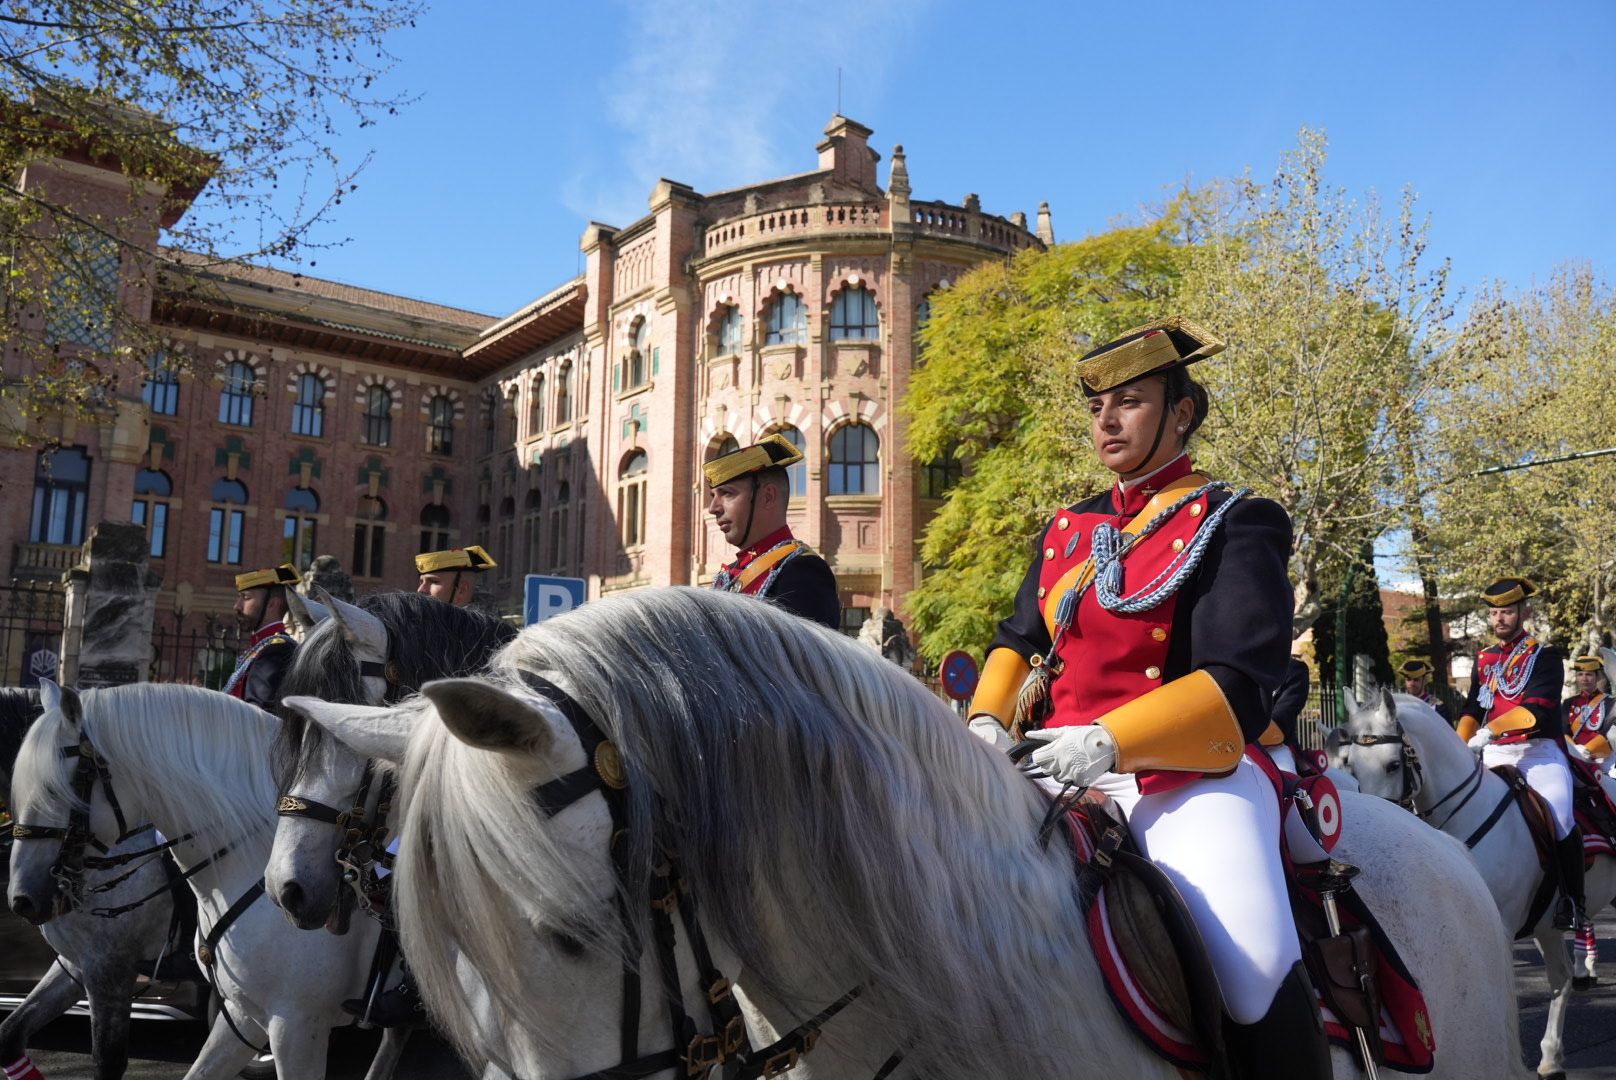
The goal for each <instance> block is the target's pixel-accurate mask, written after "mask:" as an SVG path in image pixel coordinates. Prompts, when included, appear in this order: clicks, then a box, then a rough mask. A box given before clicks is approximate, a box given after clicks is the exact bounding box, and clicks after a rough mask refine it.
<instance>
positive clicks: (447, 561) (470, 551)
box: [415, 544, 499, 574]
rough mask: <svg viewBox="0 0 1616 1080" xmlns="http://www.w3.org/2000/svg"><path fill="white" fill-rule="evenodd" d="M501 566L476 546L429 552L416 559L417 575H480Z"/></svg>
mask: <svg viewBox="0 0 1616 1080" xmlns="http://www.w3.org/2000/svg"><path fill="white" fill-rule="evenodd" d="M498 565H499V564H498V563H496V562H495V561H494V557H493V556H492V555H490V554H488V552H486V551H484V550H483V549H482V548H480V547H478V546H477V545H476V544H472V545H471V546H470V547H463V548H450V549H448V550H447V551H427V552H422V553H421V554H420V555H417V556H416V557H415V572H416V573H417V574H435V573H437V572H438V571H439V570H470V571H471V572H472V573H474V574H480V573H482V572H483V571H484V570H492V569H493V568H494V567H496V566H498Z"/></svg>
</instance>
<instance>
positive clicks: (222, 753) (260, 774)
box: [16, 683, 275, 838]
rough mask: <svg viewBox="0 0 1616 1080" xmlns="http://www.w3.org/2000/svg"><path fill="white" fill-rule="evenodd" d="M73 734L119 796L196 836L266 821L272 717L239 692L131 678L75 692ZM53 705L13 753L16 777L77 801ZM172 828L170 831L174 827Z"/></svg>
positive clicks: (53, 801)
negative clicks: (90, 749)
mask: <svg viewBox="0 0 1616 1080" xmlns="http://www.w3.org/2000/svg"><path fill="white" fill-rule="evenodd" d="M79 697H80V700H81V701H82V702H83V706H84V720H83V724H82V731H83V734H84V735H85V736H86V737H87V738H88V739H89V740H90V743H91V745H93V746H94V747H95V749H96V751H97V752H98V753H99V754H100V755H101V756H102V757H103V758H104V759H105V760H106V761H107V763H108V769H109V772H110V775H111V778H112V785H113V788H114V790H115V791H116V792H117V794H118V798H119V801H120V802H121V803H124V804H125V805H126V809H127V808H128V807H132V806H141V807H143V808H145V810H146V812H147V813H148V814H149V815H150V816H151V817H152V818H154V819H156V820H158V821H160V822H163V823H165V824H167V825H169V826H170V827H171V828H175V827H177V828H178V829H180V830H181V831H197V832H199V833H200V834H201V835H203V836H204V837H208V838H214V837H216V835H217V834H223V833H229V834H230V836H231V837H232V838H235V837H238V836H241V835H244V834H256V833H257V832H259V831H260V830H262V831H264V832H265V833H266V835H267V830H268V829H269V827H270V826H271V825H273V823H274V820H275V818H274V799H275V791H274V785H273V783H272V781H271V778H270V774H269V763H268V756H267V755H268V750H269V745H270V741H271V739H272V738H273V736H274V729H275V719H274V717H272V716H270V715H269V714H268V713H265V712H263V711H262V710H260V709H258V708H255V707H254V706H252V705H249V704H247V703H246V702H243V701H238V700H237V699H235V698H232V697H229V696H228V695H225V694H220V693H217V692H215V691H212V690H204V689H202V688H201V687H194V686H181V685H170V684H154V683H136V684H133V685H129V686H117V687H110V688H107V689H102V690H87V691H84V692H82V693H81V694H80V695H79ZM77 741H78V739H77V738H76V737H69V734H68V733H67V732H66V731H65V730H64V720H63V716H62V713H61V711H60V710H51V711H48V712H46V713H45V714H44V715H42V716H41V717H40V719H39V721H38V722H36V723H35V724H34V726H33V728H31V729H30V730H29V733H28V736H27V738H26V739H25V740H24V743H23V749H22V752H21V753H20V754H19V755H18V759H17V777H16V779H17V781H18V782H19V783H21V784H23V785H24V787H25V788H28V789H29V790H32V791H33V792H34V793H35V794H36V795H37V797H38V798H40V799H41V800H42V805H43V806H45V807H48V808H50V809H51V810H53V811H63V810H66V809H67V808H69V807H71V806H73V805H74V804H75V803H77V801H78V800H77V798H76V796H74V794H73V792H72V789H71V783H72V774H73V770H74V765H73V763H72V762H71V761H69V760H65V759H63V758H62V756H61V748H62V747H63V746H66V745H69V744H70V743H76V742H77ZM176 835H177V833H176Z"/></svg>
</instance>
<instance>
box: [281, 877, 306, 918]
mask: <svg viewBox="0 0 1616 1080" xmlns="http://www.w3.org/2000/svg"><path fill="white" fill-rule="evenodd" d="M280 903H281V910H282V911H284V912H286V913H287V914H288V915H296V914H298V913H299V912H300V911H301V910H302V907H303V886H301V885H299V884H298V883H297V882H295V881H288V882H287V883H286V884H285V885H282V886H281V895H280Z"/></svg>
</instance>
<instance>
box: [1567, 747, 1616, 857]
mask: <svg viewBox="0 0 1616 1080" xmlns="http://www.w3.org/2000/svg"><path fill="white" fill-rule="evenodd" d="M1571 780H1572V787H1571V806H1572V812H1573V813H1574V814H1575V815H1576V818H1577V824H1578V825H1579V826H1581V828H1582V857H1583V860H1584V862H1585V863H1586V864H1587V865H1588V866H1592V865H1593V862H1594V860H1595V859H1596V858H1598V857H1599V856H1601V855H1616V804H1612V803H1611V800H1610V795H1609V794H1608V793H1607V792H1606V791H1605V787H1604V785H1603V784H1601V783H1600V782H1599V766H1597V765H1595V764H1594V763H1593V762H1591V761H1584V760H1582V759H1581V758H1579V757H1572V758H1571Z"/></svg>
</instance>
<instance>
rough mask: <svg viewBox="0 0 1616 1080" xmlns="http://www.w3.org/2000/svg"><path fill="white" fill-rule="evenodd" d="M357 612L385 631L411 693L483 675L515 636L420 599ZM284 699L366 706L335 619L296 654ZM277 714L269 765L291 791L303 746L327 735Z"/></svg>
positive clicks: (401, 595) (477, 615)
mask: <svg viewBox="0 0 1616 1080" xmlns="http://www.w3.org/2000/svg"><path fill="white" fill-rule="evenodd" d="M357 606H358V607H360V608H362V609H363V610H365V611H368V612H370V613H371V614H372V615H374V616H376V618H377V619H379V620H381V623H382V625H383V626H385V627H386V628H387V650H388V657H387V659H388V660H389V661H391V662H392V663H393V664H395V665H396V666H397V668H398V670H399V673H400V675H401V677H402V679H403V681H404V682H406V683H408V684H409V685H410V686H417V687H418V686H420V685H421V684H423V683H427V682H431V681H432V680H433V679H445V678H452V677H455V676H460V675H470V674H473V673H474V672H477V671H480V670H482V668H483V667H484V666H485V665H487V663H488V660H489V658H490V657H492V656H493V654H494V653H495V652H496V651H497V650H498V649H499V648H500V647H501V646H503V645H505V644H506V643H508V642H509V641H510V640H511V639H512V638H514V637H515V636H516V631H515V629H513V628H512V627H511V625H510V624H509V623H507V622H505V621H504V620H503V619H501V618H499V617H497V616H494V615H487V614H484V613H482V612H480V611H467V610H466V609H464V608H457V607H455V606H454V605H453V604H446V603H444V602H443V601H441V600H434V599H433V598H432V597H430V596H424V595H422V594H420V593H412V592H385V593H372V594H371V595H369V596H365V597H362V598H361V599H360V600H359V602H358V604H357ZM280 695H281V697H283V698H288V697H295V696H304V697H317V698H322V699H324V700H326V701H342V702H348V703H350V704H357V703H361V702H363V701H365V688H364V682H363V680H362V679H361V678H360V676H359V665H358V662H357V660H356V659H355V657H354V651H353V647H352V646H351V645H349V644H348V641H347V639H346V638H344V637H343V636H342V628H341V627H340V626H338V625H337V622H336V620H335V619H326V620H324V621H322V622H321V623H320V624H319V625H318V626H316V627H315V628H314V629H313V631H311V632H310V633H309V636H308V639H307V640H305V641H304V642H303V643H302V644H301V645H299V646H298V647H297V651H296V652H294V653H293V654H292V665H291V667H289V668H287V670H286V674H285V675H284V676H283V677H282V679H281V685H280ZM277 711H278V712H279V713H280V716H281V730H280V735H279V737H278V738H277V739H276V740H275V746H274V748H273V750H272V752H271V758H272V761H273V766H274V771H275V776H276V778H277V780H279V781H280V783H281V784H282V786H285V785H286V784H288V783H290V782H291V779H292V774H293V772H294V771H295V770H296V768H297V763H298V761H299V759H300V756H301V754H302V751H303V743H304V740H305V739H307V740H309V741H310V742H311V743H312V742H318V741H319V740H320V739H321V738H323V733H322V731H321V729H320V728H319V727H318V726H315V727H313V728H310V727H309V725H308V723H307V721H306V720H305V719H304V718H303V716H302V715H301V714H300V713H297V712H293V711H292V710H290V709H286V710H277Z"/></svg>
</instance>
